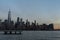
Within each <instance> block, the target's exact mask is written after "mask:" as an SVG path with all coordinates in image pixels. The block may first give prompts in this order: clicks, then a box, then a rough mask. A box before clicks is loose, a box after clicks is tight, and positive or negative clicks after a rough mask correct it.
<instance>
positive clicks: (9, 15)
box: [8, 9, 11, 24]
mask: <svg viewBox="0 0 60 40" xmlns="http://www.w3.org/2000/svg"><path fill="white" fill-rule="evenodd" d="M10 22H11V11H10V9H9V11H8V23H9V24H10Z"/></svg>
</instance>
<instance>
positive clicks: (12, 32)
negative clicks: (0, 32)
mask: <svg viewBox="0 0 60 40" xmlns="http://www.w3.org/2000/svg"><path fill="white" fill-rule="evenodd" d="M21 32H22V31H21V30H4V34H22V33H21Z"/></svg>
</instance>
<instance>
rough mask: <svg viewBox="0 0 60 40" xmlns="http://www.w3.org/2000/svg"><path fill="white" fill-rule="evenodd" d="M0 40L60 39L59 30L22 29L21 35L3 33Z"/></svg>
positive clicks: (0, 34)
mask: <svg viewBox="0 0 60 40" xmlns="http://www.w3.org/2000/svg"><path fill="white" fill-rule="evenodd" d="M0 40H60V31H23V32H22V34H21V35H17V34H16V35H13V34H12V35H4V34H2V33H0Z"/></svg>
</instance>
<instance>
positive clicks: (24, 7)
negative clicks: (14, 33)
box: [0, 0, 60, 24]
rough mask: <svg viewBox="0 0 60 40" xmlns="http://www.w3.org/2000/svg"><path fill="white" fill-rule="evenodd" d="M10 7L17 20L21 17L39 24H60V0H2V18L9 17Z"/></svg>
mask: <svg viewBox="0 0 60 40" xmlns="http://www.w3.org/2000/svg"><path fill="white" fill-rule="evenodd" d="M9 9H10V10H11V18H12V20H15V21H16V19H17V17H20V18H23V20H24V21H25V20H26V19H28V20H29V21H30V22H33V21H34V20H36V21H37V22H38V23H39V24H42V23H46V24H49V23H54V24H60V0H0V19H2V20H4V19H7V17H8V11H9Z"/></svg>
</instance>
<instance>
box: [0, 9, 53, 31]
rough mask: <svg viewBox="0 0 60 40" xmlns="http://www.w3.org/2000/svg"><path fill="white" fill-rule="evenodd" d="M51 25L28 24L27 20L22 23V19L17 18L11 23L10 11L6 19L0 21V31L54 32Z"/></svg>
mask: <svg viewBox="0 0 60 40" xmlns="http://www.w3.org/2000/svg"><path fill="white" fill-rule="evenodd" d="M53 26H54V25H53V24H49V25H47V24H42V25H39V24H38V23H36V20H34V22H32V23H31V24H30V22H29V21H28V19H27V20H26V22H24V21H23V19H22V18H19V17H17V21H16V22H15V23H14V21H11V11H10V10H9V12H8V19H7V20H4V21H3V22H2V20H1V19H0V30H54V28H53Z"/></svg>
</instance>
